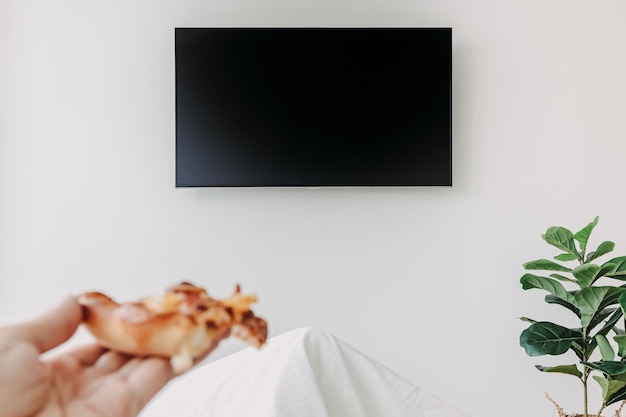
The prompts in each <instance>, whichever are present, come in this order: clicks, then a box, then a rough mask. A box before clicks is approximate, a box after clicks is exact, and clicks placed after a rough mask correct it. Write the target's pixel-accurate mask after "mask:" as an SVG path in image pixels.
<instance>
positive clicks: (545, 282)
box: [520, 274, 576, 304]
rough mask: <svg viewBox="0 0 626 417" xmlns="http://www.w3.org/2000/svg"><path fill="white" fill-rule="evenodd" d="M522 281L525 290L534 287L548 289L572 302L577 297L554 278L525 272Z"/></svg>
mask: <svg viewBox="0 0 626 417" xmlns="http://www.w3.org/2000/svg"><path fill="white" fill-rule="evenodd" d="M520 283H521V284H522V288H523V289H525V290H529V289H532V288H537V289H541V290H545V291H548V292H549V293H550V294H553V295H555V296H557V297H559V298H560V299H562V300H564V301H567V302H568V303H570V304H575V303H576V299H575V298H574V295H572V294H571V293H569V292H568V291H567V290H566V289H565V287H563V285H562V284H561V283H560V282H559V281H557V280H554V279H550V278H546V277H540V276H537V275H533V274H525V275H524V276H523V277H522V278H521V279H520Z"/></svg>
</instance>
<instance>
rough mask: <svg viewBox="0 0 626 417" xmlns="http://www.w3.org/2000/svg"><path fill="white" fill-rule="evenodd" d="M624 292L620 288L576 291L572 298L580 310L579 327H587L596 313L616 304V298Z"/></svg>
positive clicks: (590, 288)
mask: <svg viewBox="0 0 626 417" xmlns="http://www.w3.org/2000/svg"><path fill="white" fill-rule="evenodd" d="M625 291H626V289H624V288H620V287H587V288H583V289H582V290H580V291H578V292H577V293H576V294H575V295H574V298H575V299H576V306H577V307H578V309H579V310H580V324H581V326H582V327H583V328H586V327H587V326H589V323H591V321H592V319H593V317H594V316H595V315H596V313H597V312H599V311H601V310H602V309H604V308H605V307H607V306H609V305H612V304H615V303H617V298H618V297H619V296H620V295H621V294H623V293H624V292H625Z"/></svg>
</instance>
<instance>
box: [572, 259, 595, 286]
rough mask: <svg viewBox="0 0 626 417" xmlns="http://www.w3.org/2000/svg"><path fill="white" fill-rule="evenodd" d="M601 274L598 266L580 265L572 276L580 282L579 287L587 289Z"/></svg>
mask: <svg viewBox="0 0 626 417" xmlns="http://www.w3.org/2000/svg"><path fill="white" fill-rule="evenodd" d="M599 272H600V265H596V264H583V265H578V266H577V267H576V268H574V270H573V271H572V275H574V277H575V278H576V281H578V285H580V288H585V287H588V286H590V285H591V284H593V282H594V281H595V280H596V278H597V277H598V273H599Z"/></svg>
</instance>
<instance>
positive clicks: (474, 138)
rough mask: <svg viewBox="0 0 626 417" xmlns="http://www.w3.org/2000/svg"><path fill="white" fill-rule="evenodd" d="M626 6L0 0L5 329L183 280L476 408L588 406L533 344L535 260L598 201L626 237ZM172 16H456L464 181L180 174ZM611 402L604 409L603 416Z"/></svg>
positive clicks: (605, 227)
mask: <svg viewBox="0 0 626 417" xmlns="http://www.w3.org/2000/svg"><path fill="white" fill-rule="evenodd" d="M625 15H626V3H625V2H623V1H622V0H603V1H601V2H592V1H586V0H547V1H546V0H524V1H521V0H520V1H514V0H475V1H472V2H469V1H465V0H419V1H416V0H384V1H383V0H367V1H357V0H324V1H298V0H271V1H259V0H229V1H219V0H204V1H194V0H176V1H174V0H170V1H168V0H150V1H148V0H141V1H139V0H138V1H120V0H108V1H106V2H105V1H85V0H80V1H79V0H57V1H54V2H51V1H43V0H2V1H1V2H0V321H2V322H6V321H14V320H18V319H22V318H25V317H29V316H31V314H34V312H35V311H37V312H39V311H42V310H44V309H45V308H46V307H48V306H50V305H51V304H52V303H53V302H55V301H56V300H58V299H59V298H61V297H62V296H63V295H65V294H67V293H78V292H81V291H84V290H88V289H100V290H104V291H106V292H108V293H110V294H111V295H113V296H114V297H116V298H119V299H129V298H133V297H136V296H140V295H146V292H151V293H152V292H158V291H160V290H161V289H163V288H165V287H167V286H168V285H170V284H172V283H174V282H177V281H178V280H181V279H186V280H192V281H195V282H197V283H200V284H203V285H206V286H208V287H209V288H210V289H211V290H212V294H213V295H215V296H223V295H227V294H229V293H230V291H231V290H232V288H233V286H234V284H235V283H237V282H239V283H241V284H242V285H243V289H244V290H245V291H252V292H256V293H257V294H258V295H259V296H260V303H259V304H258V307H257V311H258V313H259V314H260V315H263V316H265V317H266V318H267V319H268V320H269V322H270V325H271V333H272V334H278V333H281V332H283V331H285V330H288V329H292V328H296V327H300V326H305V325H310V326H317V327H321V328H323V329H326V330H328V331H330V332H332V333H334V334H335V335H337V336H339V337H340V338H342V339H344V340H346V341H347V342H349V343H351V344H353V345H354V346H356V347H357V348H359V349H360V350H362V351H364V352H365V353H367V354H369V355H371V356H373V357H375V358H377V359H378V360H379V361H381V362H382V363H384V364H386V365H388V366H389V367H391V368H392V369H395V370H396V371H398V372H399V373H401V374H403V375H405V376H406V377H408V378H409V379H410V380H412V381H413V382H415V383H417V384H418V385H421V386H423V387H424V388H426V389H428V390H429V391H431V392H433V393H436V394H438V395H440V396H441V397H443V398H444V399H446V400H448V401H450V402H452V403H454V404H456V405H457V406H458V407H459V408H461V409H463V410H465V411H467V412H470V413H472V414H473V415H475V416H483V417H496V416H502V415H507V416H520V417H526V416H531V415H532V416H542V415H543V416H549V415H553V411H552V409H551V405H550V404H549V403H548V402H547V401H546V400H545V399H544V397H543V393H544V392H545V391H548V392H550V393H551V394H552V395H553V396H554V397H555V398H556V399H557V400H560V401H561V402H562V403H563V405H564V406H565V407H566V408H568V410H569V411H575V410H578V411H581V400H580V398H581V397H580V391H579V387H578V384H577V383H576V381H569V379H568V377H565V376H559V375H544V374H540V373H539V372H538V371H536V370H535V369H534V368H533V365H534V364H536V363H544V364H546V363H548V362H549V360H548V359H545V360H544V359H541V358H539V359H531V358H528V357H527V356H525V354H524V352H523V351H522V349H521V348H520V347H519V346H518V335H519V332H520V331H521V330H522V329H523V328H524V327H525V325H524V323H521V322H519V321H518V320H517V317H519V316H521V315H528V316H532V317H537V318H549V315H550V314H552V312H553V311H554V308H551V307H544V306H543V304H542V301H541V299H542V298H541V297H542V296H541V294H539V293H532V294H531V293H524V292H523V291H522V290H521V288H520V286H519V283H518V279H519V277H520V276H521V275H522V274H523V270H522V268H521V264H522V263H523V262H525V261H528V260H530V259H534V258H539V257H547V256H551V255H553V254H556V253H553V252H552V251H550V249H549V247H548V246H547V245H545V243H543V242H542V241H541V239H540V234H541V233H543V232H544V231H545V228H546V227H548V226H550V225H553V224H560V225H564V226H568V227H571V228H578V227H582V226H583V225H585V224H586V223H587V222H589V221H590V220H592V219H593V217H594V216H595V215H600V217H601V219H600V224H599V226H598V228H597V231H596V236H595V241H596V243H599V241H600V239H613V240H615V241H616V242H617V244H618V245H617V250H618V252H619V251H621V253H620V254H624V253H625V252H626V220H625V219H624V205H625V203H626V202H625V201H624V185H623V184H624V177H625V174H624V169H623V160H624V155H626V141H625V140H624V132H623V128H624V124H623V118H624V114H625V112H626V101H625V100H624V97H626V77H625V76H624V74H626V48H625V47H624V40H626V25H624V24H623V23H624V17H625ZM176 26H446V27H453V38H454V186H453V187H452V188H408V189H320V190H307V189H175V188H174V153H173V146H174V66H173V63H174V62H173V59H174V55H173V46H174V45H173V40H174V37H173V35H174V31H173V28H174V27H176ZM596 407H597V404H596V405H594V406H593V407H592V409H593V410H595V408H596Z"/></svg>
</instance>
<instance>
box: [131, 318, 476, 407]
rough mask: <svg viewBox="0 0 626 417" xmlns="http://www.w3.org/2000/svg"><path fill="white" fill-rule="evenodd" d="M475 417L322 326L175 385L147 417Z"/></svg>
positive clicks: (294, 333)
mask: <svg viewBox="0 0 626 417" xmlns="http://www.w3.org/2000/svg"><path fill="white" fill-rule="evenodd" d="M173 415H176V416H181V417H468V416H467V414H464V413H462V412H460V411H458V410H457V409H456V408H454V407H453V406H451V405H450V404H447V403H446V402H444V401H443V400H441V399H440V398H437V397H436V396H434V395H432V394H430V393H428V392H426V391H424V390H423V389H421V388H420V387H418V386H416V385H414V384H412V383H410V382H409V381H407V380H406V379H404V378H403V377H401V376H400V375H398V374H396V373H395V372H393V371H391V370H390V369H388V368H386V367H384V366H383V365H381V364H380V363H378V362H377V361H375V360H373V359H371V358H369V357H368V356H366V355H364V354H363V353H361V352H359V351H358V350H356V349H355V348H353V347H351V346H350V345H348V344H347V343H346V342H344V341H342V340H340V339H338V338H336V337H334V336H332V335H330V334H329V333H326V332H324V331H322V330H319V329H315V328H302V329H297V330H292V331H290V332H287V333H284V334H282V335H279V336H276V337H273V338H271V339H270V340H269V341H268V343H267V345H266V346H265V347H263V348H262V349H261V350H257V349H255V348H247V349H244V350H242V351H240V352H237V353H234V354H231V355H229V356H226V357H224V358H221V359H219V360H217V361H215V362H212V363H209V364H208V365H205V366H202V367H199V368H197V369H195V370H193V371H192V372H190V373H189V374H188V375H185V376H183V377H181V378H180V379H178V380H175V381H174V382H172V383H171V384H170V386H169V387H168V388H166V389H165V390H164V391H163V392H162V394H160V395H159V396H158V397H157V398H155V400H153V402H152V403H151V404H149V405H148V407H147V408H146V409H145V410H144V412H143V413H142V414H141V417H171V416H173Z"/></svg>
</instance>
